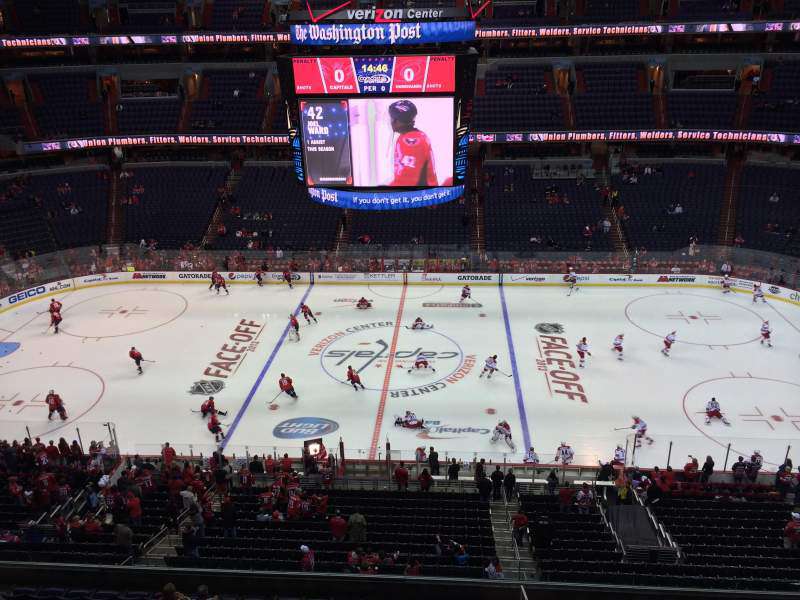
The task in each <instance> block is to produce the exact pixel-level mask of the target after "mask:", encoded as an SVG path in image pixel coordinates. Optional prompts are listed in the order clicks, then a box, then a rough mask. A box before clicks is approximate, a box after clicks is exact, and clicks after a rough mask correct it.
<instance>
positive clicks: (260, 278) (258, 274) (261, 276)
mask: <svg viewBox="0 0 800 600" xmlns="http://www.w3.org/2000/svg"><path fill="white" fill-rule="evenodd" d="M256 283H257V284H258V287H263V286H264V271H262V270H261V269H260V268H258V269H256Z"/></svg>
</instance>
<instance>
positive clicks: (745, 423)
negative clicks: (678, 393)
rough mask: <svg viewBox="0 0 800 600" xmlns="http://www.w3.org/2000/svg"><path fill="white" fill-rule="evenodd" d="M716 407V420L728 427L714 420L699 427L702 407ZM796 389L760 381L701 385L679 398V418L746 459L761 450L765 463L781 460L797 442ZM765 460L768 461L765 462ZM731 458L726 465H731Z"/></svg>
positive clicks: (789, 384)
mask: <svg viewBox="0 0 800 600" xmlns="http://www.w3.org/2000/svg"><path fill="white" fill-rule="evenodd" d="M712 397H713V398H716V399H717V400H718V401H719V403H720V408H721V410H722V414H723V415H724V416H725V418H726V419H728V421H729V422H730V426H726V425H725V424H724V423H722V422H720V421H719V420H718V419H712V420H711V424H709V425H706V424H705V418H706V412H705V408H706V403H707V402H708V401H709V400H710V399H711V398H712ZM798 398H800V383H794V382H791V381H784V380H781V379H770V378H765V377H751V376H744V377H736V376H728V377H718V378H715V379H708V380H706V381H701V382H699V383H697V384H695V385H694V386H692V387H691V388H689V390H688V391H687V392H686V394H684V396H683V412H684V414H685V415H686V418H687V419H688V420H689V422H690V423H691V424H692V427H694V428H695V429H697V430H698V431H699V432H700V433H701V434H703V435H704V436H705V437H707V438H708V439H709V440H711V441H713V442H714V443H715V444H717V445H719V446H721V447H723V448H727V446H728V444H729V443H730V444H731V455H733V454H734V453H735V454H737V455H742V456H745V457H749V456H750V455H751V454H752V452H753V451H754V450H761V451H762V454H763V455H764V457H765V462H770V464H780V462H775V461H776V460H779V459H781V458H782V457H783V454H784V452H785V450H786V445H787V444H790V443H791V441H790V440H792V439H795V440H796V439H797V438H798V437H799V436H800V406H798V403H797V399H798ZM770 459H771V460H770ZM735 460H736V456H733V457H732V459H731V461H730V462H734V461H735Z"/></svg>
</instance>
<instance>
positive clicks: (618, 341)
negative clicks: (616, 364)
mask: <svg viewBox="0 0 800 600" xmlns="http://www.w3.org/2000/svg"><path fill="white" fill-rule="evenodd" d="M624 338H625V334H624V333H620V334H619V335H618V336H617V337H615V338H614V346H613V347H612V348H611V349H612V350H613V351H614V352H616V353H617V360H623V358H622V345H623V344H624V343H625V339H624Z"/></svg>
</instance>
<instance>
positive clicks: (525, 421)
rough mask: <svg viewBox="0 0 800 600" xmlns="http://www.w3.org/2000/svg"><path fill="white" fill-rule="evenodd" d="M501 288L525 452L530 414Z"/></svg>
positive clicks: (528, 436) (528, 434)
mask: <svg viewBox="0 0 800 600" xmlns="http://www.w3.org/2000/svg"><path fill="white" fill-rule="evenodd" d="M498 288H499V289H500V306H501V307H502V308H503V322H504V323H505V326H506V339H507V340H508V356H509V358H510V359H511V373H512V375H513V376H514V391H515V392H516V394H517V409H518V410H519V420H520V423H521V425H522V439H523V441H524V442H525V448H524V450H523V451H524V452H527V451H528V448H530V447H531V434H530V432H529V431H528V416H527V415H526V414H525V400H524V399H523V398H522V387H520V383H519V371H518V370H517V355H516V354H515V353H514V339H513V338H512V337H511V321H509V318H508V307H507V306H506V293H505V291H504V290H503V286H502V284H501V285H499V286H498Z"/></svg>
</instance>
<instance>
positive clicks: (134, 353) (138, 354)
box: [128, 346, 144, 375]
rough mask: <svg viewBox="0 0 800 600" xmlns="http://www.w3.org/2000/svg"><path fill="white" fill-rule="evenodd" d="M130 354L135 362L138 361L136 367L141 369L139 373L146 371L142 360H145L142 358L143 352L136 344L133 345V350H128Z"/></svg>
mask: <svg viewBox="0 0 800 600" xmlns="http://www.w3.org/2000/svg"><path fill="white" fill-rule="evenodd" d="M128 356H130V357H131V359H133V362H134V363H136V369H137V370H138V371H139V375H141V374H142V373H144V371H142V360H144V359H143V358H142V353H141V352H139V351H138V350H137V349H136V347H135V346H131V350H130V352H128Z"/></svg>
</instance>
